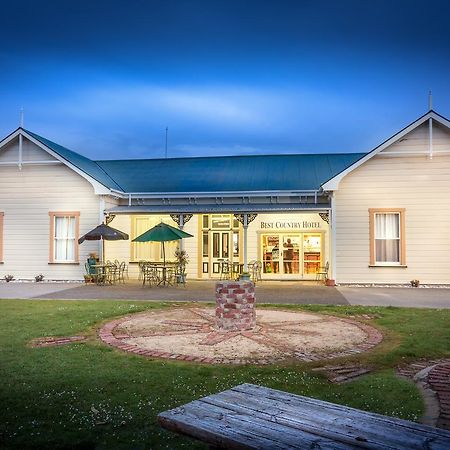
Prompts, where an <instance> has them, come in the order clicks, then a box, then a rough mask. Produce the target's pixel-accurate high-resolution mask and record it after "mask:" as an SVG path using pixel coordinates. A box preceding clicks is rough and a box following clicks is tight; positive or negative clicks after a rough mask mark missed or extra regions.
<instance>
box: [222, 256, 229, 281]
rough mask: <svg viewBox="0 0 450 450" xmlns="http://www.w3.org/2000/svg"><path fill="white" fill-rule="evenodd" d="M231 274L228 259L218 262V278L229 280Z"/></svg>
mask: <svg viewBox="0 0 450 450" xmlns="http://www.w3.org/2000/svg"><path fill="white" fill-rule="evenodd" d="M231 275H232V267H231V263H230V261H228V260H226V261H222V262H221V263H220V279H221V280H229V279H230V276H231Z"/></svg>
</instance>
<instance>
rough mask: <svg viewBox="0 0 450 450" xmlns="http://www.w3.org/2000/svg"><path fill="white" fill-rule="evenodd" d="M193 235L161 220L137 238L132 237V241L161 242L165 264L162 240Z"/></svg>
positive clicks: (174, 239)
mask: <svg viewBox="0 0 450 450" xmlns="http://www.w3.org/2000/svg"><path fill="white" fill-rule="evenodd" d="M187 237H194V236H192V234H189V233H186V232H184V231H181V230H179V229H178V228H175V227H172V226H170V225H167V223H164V222H161V223H159V224H158V225H155V226H154V227H153V228H150V230H147V231H146V232H145V233H143V234H141V235H140V236H138V237H137V238H134V239H133V241H132V242H161V243H162V248H163V261H164V265H166V250H165V248H164V242H167V241H179V240H180V239H183V238H187Z"/></svg>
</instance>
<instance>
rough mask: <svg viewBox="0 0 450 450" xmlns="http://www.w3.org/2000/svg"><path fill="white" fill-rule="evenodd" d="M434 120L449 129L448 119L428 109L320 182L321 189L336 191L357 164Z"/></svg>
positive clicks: (449, 122)
mask: <svg viewBox="0 0 450 450" xmlns="http://www.w3.org/2000/svg"><path fill="white" fill-rule="evenodd" d="M430 119H432V120H434V121H436V122H437V123H440V124H441V125H444V126H445V127H447V128H449V129H450V121H449V120H448V119H446V118H445V117H443V116H441V115H440V114H438V113H436V112H435V111H433V110H430V111H429V112H427V113H426V114H424V115H423V116H422V117H419V118H418V119H417V120H415V121H414V122H412V123H411V124H409V125H408V126H406V127H405V128H403V129H402V130H400V131H399V132H398V133H396V134H394V135H393V136H391V137H390V138H389V139H387V140H386V141H384V142H383V143H381V144H380V145H379V146H378V147H375V148H374V149H373V150H372V151H371V152H369V153H367V154H366V155H365V156H363V157H362V158H360V159H359V160H358V161H356V162H355V163H353V164H352V165H351V166H349V167H347V168H346V169H345V170H343V171H342V172H340V173H338V174H337V175H336V176H334V177H333V178H331V179H330V180H328V181H326V182H325V183H323V184H322V189H323V190H324V191H336V190H338V189H339V183H340V182H341V180H342V178H344V177H345V176H346V175H348V174H349V173H350V172H353V171H354V170H355V169H357V168H358V167H359V166H361V165H362V164H364V163H365V162H366V161H368V160H369V159H371V158H373V157H374V156H375V155H378V154H379V153H381V152H382V151H383V150H385V149H386V148H387V147H389V146H390V145H392V144H394V143H395V142H397V141H399V140H400V139H402V138H403V137H404V136H405V135H406V134H408V133H410V132H411V131H413V130H414V129H416V128H417V127H419V126H420V125H422V124H423V123H425V122H426V121H428V120H430Z"/></svg>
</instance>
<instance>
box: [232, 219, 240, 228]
mask: <svg viewBox="0 0 450 450" xmlns="http://www.w3.org/2000/svg"><path fill="white" fill-rule="evenodd" d="M233 228H239V220H237V219H236V217H233Z"/></svg>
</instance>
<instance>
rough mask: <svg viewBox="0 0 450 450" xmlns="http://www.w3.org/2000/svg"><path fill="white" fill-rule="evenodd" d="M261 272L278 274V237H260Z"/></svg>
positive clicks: (266, 235)
mask: <svg viewBox="0 0 450 450" xmlns="http://www.w3.org/2000/svg"><path fill="white" fill-rule="evenodd" d="M262 255H263V272H264V273H279V271H280V247H279V237H278V236H276V235H275V236H272V235H268V234H263V235H262Z"/></svg>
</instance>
